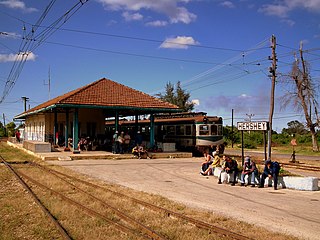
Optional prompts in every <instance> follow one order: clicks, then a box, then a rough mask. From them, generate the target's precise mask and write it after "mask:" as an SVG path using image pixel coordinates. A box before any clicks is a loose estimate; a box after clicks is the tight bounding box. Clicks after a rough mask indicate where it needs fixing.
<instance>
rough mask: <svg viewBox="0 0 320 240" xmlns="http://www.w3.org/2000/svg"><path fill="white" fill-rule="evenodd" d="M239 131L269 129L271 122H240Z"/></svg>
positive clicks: (238, 124)
mask: <svg viewBox="0 0 320 240" xmlns="http://www.w3.org/2000/svg"><path fill="white" fill-rule="evenodd" d="M237 127H238V130H239V131H267V130H268V129H269V122H238V123H237Z"/></svg>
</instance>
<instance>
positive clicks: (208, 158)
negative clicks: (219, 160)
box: [200, 152, 213, 176]
mask: <svg viewBox="0 0 320 240" xmlns="http://www.w3.org/2000/svg"><path fill="white" fill-rule="evenodd" d="M203 156H204V159H205V161H204V162H202V163H201V170H200V174H202V175H203V176H205V175H210V174H208V172H209V171H208V172H207V170H208V169H210V165H211V164H212V162H213V157H212V156H211V155H210V154H209V153H208V152H205V153H204V154H203Z"/></svg>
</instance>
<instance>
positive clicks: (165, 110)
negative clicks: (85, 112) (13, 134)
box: [14, 103, 183, 120]
mask: <svg viewBox="0 0 320 240" xmlns="http://www.w3.org/2000/svg"><path fill="white" fill-rule="evenodd" d="M58 107H60V108H96V109H113V110H127V109H130V110H133V111H143V112H146V113H168V112H169V113H170V112H182V111H183V110H182V109H180V108H161V107H159V108H157V107H132V106H100V105H87V104H61V103H60V104H52V105H50V106H48V107H44V108H40V109H37V110H34V111H31V112H25V113H21V114H19V115H17V116H15V117H14V119H15V120H21V119H25V118H26V117H27V116H30V115H33V114H37V113H40V112H44V111H47V110H50V109H54V108H58Z"/></svg>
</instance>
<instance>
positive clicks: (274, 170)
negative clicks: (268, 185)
mask: <svg viewBox="0 0 320 240" xmlns="http://www.w3.org/2000/svg"><path fill="white" fill-rule="evenodd" d="M279 171H280V164H279V163H278V162H272V161H271V160H270V159H268V160H267V161H266V162H265V165H264V170H263V173H262V174H261V179H260V185H259V188H263V187H264V181H265V179H266V178H267V177H269V178H273V185H274V190H277V189H278V176H279Z"/></svg>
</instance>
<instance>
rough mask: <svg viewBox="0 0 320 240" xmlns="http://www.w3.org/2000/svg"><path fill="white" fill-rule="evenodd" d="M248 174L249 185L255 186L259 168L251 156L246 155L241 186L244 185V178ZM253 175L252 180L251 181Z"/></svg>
mask: <svg viewBox="0 0 320 240" xmlns="http://www.w3.org/2000/svg"><path fill="white" fill-rule="evenodd" d="M246 175H248V185H251V187H255V177H256V176H258V169H257V166H256V163H255V162H254V161H252V160H251V159H250V157H246V158H245V159H244V164H243V169H242V173H241V179H240V182H241V186H244V178H245V176H246ZM250 175H251V181H250Z"/></svg>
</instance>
